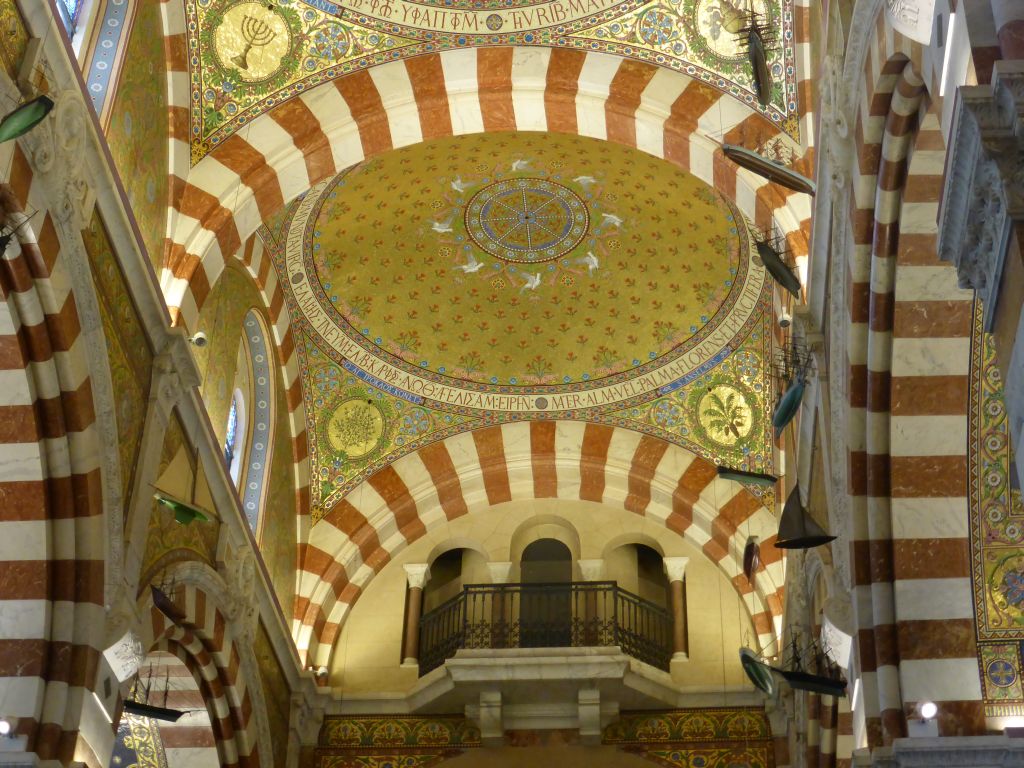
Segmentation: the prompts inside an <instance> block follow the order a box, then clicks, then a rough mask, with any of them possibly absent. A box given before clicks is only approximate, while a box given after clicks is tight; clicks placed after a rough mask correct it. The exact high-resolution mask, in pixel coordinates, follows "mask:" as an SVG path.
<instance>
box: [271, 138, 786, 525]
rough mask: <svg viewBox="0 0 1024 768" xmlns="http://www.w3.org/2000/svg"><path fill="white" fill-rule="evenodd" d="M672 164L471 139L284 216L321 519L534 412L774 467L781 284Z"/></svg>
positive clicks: (285, 267) (721, 208)
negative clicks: (479, 434) (442, 451)
mask: <svg viewBox="0 0 1024 768" xmlns="http://www.w3.org/2000/svg"><path fill="white" fill-rule="evenodd" d="M668 167H669V166H666V164H664V163H663V162H662V161H659V160H657V159H655V158H651V157H649V156H646V155H642V154H641V153H638V152H636V151H635V150H630V149H628V148H625V147H619V146H617V145H612V144H608V143H607V142H598V141H595V140H592V139H583V138H580V137H574V136H547V135H541V134H534V135H530V134H523V135H504V136H501V137H493V136H492V137H487V136H477V137H455V138H451V139H445V140H442V141H438V142H433V143H430V144H427V145H421V146H419V147H416V148H409V149H406V150H399V151H397V152H394V153H391V154H390V155H389V156H387V157H382V158H377V159H374V160H371V161H369V162H367V163H365V164H362V165H360V166H358V167H356V168H355V169H352V170H350V171H349V172H348V173H346V174H342V175H340V176H338V177H336V178H335V179H332V180H330V181H327V182H324V183H322V184H320V185H318V186H317V187H314V188H313V190H311V191H310V193H309V194H307V195H306V196H305V197H303V198H302V199H300V200H299V201H297V202H296V203H295V204H294V205H292V206H289V208H288V210H287V211H286V212H285V214H284V215H283V216H282V218H281V220H279V221H273V222H269V223H268V225H267V226H266V227H264V228H263V230H261V235H262V237H263V239H264V242H265V243H266V245H267V248H268V250H269V251H270V253H271V256H272V258H273V261H274V263H275V266H276V268H277V271H278V275H279V278H280V280H281V283H282V284H283V285H285V286H286V291H285V293H286V301H287V306H288V308H289V312H290V316H291V321H292V328H293V331H294V332H295V333H296V338H297V340H298V344H297V350H298V360H299V367H300V374H301V380H302V382H303V393H304V398H305V406H306V417H307V422H308V424H309V426H310V429H309V430H308V435H309V438H310V460H311V463H312V473H313V483H312V485H311V491H312V499H311V501H312V505H313V515H314V518H315V519H318V518H319V517H320V516H322V514H324V513H325V512H326V511H327V510H329V509H330V508H331V507H333V505H334V504H336V503H337V502H338V501H339V500H340V499H341V498H342V497H343V496H344V495H345V493H347V492H348V491H349V490H351V489H352V488H353V487H354V486H355V485H356V484H358V483H359V482H361V481H362V480H364V479H366V478H367V477H368V476H369V475H370V474H372V473H373V472H375V471H377V470H378V469H380V468H382V467H383V466H385V465H387V464H389V463H391V462H393V461H395V460H396V459H397V458H398V457H400V456H402V455H404V454H406V453H409V452H411V451H414V450H417V449H418V448H421V447H423V446H424V445H426V444H428V443H431V442H434V441H437V440H441V439H444V438H446V437H449V436H451V435H454V434H456V433H458V432H463V431H468V430H472V429H477V428H481V427H484V426H488V425H493V424H498V423H503V422H510V421H517V420H530V419H546V418H552V419H569V420H585V421H591V422H595V423H602V424H609V425H614V426H622V427H626V428H629V429H632V430H636V431H641V432H646V433H648V434H652V435H657V436H659V437H662V438H664V439H666V440H669V441H671V442H674V443H676V444H679V445H682V446H684V447H686V448H688V449H689V450H692V451H694V452H695V453H697V454H698V455H700V456H703V457H705V458H707V459H710V460H712V461H714V462H716V463H725V464H730V465H734V466H749V467H752V468H756V469H757V470H758V471H770V470H771V466H772V452H771V448H772V445H771V435H770V429H769V428H768V426H767V425H768V423H769V421H770V413H769V410H770V408H769V406H770V403H771V402H772V398H771V392H770V390H771V378H770V375H769V370H768V368H769V366H768V365H766V361H768V360H769V359H770V353H771V349H770V341H771V324H770V320H771V313H770V311H769V302H770V290H768V288H769V287H770V286H769V285H768V283H767V282H766V279H765V273H764V269H763V267H761V265H760V264H759V263H758V262H757V261H756V259H755V258H752V257H751V250H752V249H751V242H750V236H749V233H748V231H747V227H746V224H745V222H744V221H743V219H742V217H741V216H740V215H739V214H738V213H737V212H736V211H735V210H734V209H732V208H731V207H730V206H729V205H728V204H727V203H725V202H724V201H723V200H722V199H721V198H720V197H719V196H718V195H717V194H716V193H715V192H713V191H712V190H711V189H710V188H709V187H707V186H706V185H704V184H703V183H702V182H699V181H698V180H696V179H695V178H694V177H692V176H690V175H689V174H686V173H685V172H683V171H680V170H678V169H674V168H673V169H671V171H670V172H669V173H665V169H666V168H668Z"/></svg>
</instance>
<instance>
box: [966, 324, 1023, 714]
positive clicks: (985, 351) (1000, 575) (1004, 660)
mask: <svg viewBox="0 0 1024 768" xmlns="http://www.w3.org/2000/svg"><path fill="white" fill-rule="evenodd" d="M970 429H971V431H970V457H969V458H970V462H971V464H970V478H971V487H970V504H971V514H970V520H971V550H972V560H973V572H972V583H973V586H974V605H975V611H976V612H977V615H976V617H975V618H976V627H977V637H978V662H979V665H980V667H981V669H980V672H981V679H982V683H983V685H984V698H985V714H986V715H987V716H990V717H1006V716H1015V715H1024V683H1022V675H1024V663H1022V658H1021V654H1022V650H1024V503H1022V500H1021V492H1020V489H1019V488H1018V487H1015V486H1016V483H1014V482H1011V466H1012V464H1013V455H1012V452H1011V448H1010V437H1009V429H1008V423H1007V418H1006V406H1005V403H1004V401H1003V384H1002V380H1001V376H1000V373H999V368H998V367H997V365H996V355H995V345H994V343H993V341H992V337H991V336H989V335H987V334H985V333H983V332H982V312H981V307H980V304H976V306H975V327H974V337H973V340H972V347H971V410H970Z"/></svg>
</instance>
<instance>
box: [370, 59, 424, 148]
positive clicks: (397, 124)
mask: <svg viewBox="0 0 1024 768" xmlns="http://www.w3.org/2000/svg"><path fill="white" fill-rule="evenodd" d="M369 73H370V79H371V80H372V81H373V84H374V85H375V86H376V87H377V93H378V95H379V96H380V98H381V104H382V105H383V107H384V112H385V114H387V117H388V125H389V126H390V128H391V144H392V146H393V147H395V148H396V149H397V148H398V147H406V146H409V145H410V144H418V143H419V142H421V141H423V131H422V129H421V128H420V113H419V108H418V107H417V106H416V95H415V93H414V92H413V89H412V80H410V79H409V70H408V69H406V68H405V65H404V64H403V63H401V62H392V63H391V64H386V65H384V66H380V67H371V68H370V69H369Z"/></svg>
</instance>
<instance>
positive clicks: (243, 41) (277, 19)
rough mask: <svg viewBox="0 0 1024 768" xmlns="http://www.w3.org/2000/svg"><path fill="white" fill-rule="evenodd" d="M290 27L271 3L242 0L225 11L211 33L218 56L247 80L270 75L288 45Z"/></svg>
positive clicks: (290, 37) (256, 79)
mask: <svg viewBox="0 0 1024 768" xmlns="http://www.w3.org/2000/svg"><path fill="white" fill-rule="evenodd" d="M291 39H292V35H291V30H290V29H289V28H288V23H287V22H286V21H285V19H284V17H283V16H282V15H281V14H280V13H278V12H277V11H276V10H272V9H271V7H270V6H267V5H263V4H260V3H254V2H241V3H238V4H237V5H235V6H232V7H231V8H230V9H228V10H227V11H226V12H225V13H224V20H223V21H222V22H221V24H220V26H219V27H218V28H217V31H216V33H215V34H214V45H215V47H216V52H217V58H218V59H219V60H220V63H221V66H223V67H224V68H225V69H231V70H234V71H235V72H236V73H237V75H238V76H239V77H240V78H241V79H243V80H246V81H250V82H254V81H259V80H266V79H267V78H269V77H272V76H273V75H274V74H275V73H276V72H277V71H278V70H279V69H280V68H281V65H282V62H283V60H284V57H285V55H286V54H287V53H288V51H289V49H290V48H291Z"/></svg>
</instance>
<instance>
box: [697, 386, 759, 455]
mask: <svg viewBox="0 0 1024 768" xmlns="http://www.w3.org/2000/svg"><path fill="white" fill-rule="evenodd" d="M697 413H698V416H699V418H700V423H701V426H703V427H704V430H705V431H706V432H707V434H708V437H710V438H711V439H712V440H714V441H715V442H716V443H721V444H722V445H727V446H732V445H735V444H736V443H737V442H739V441H740V440H742V439H743V438H745V437H746V436H747V435H749V434H750V430H751V428H752V426H753V420H754V418H753V417H754V414H753V413H752V412H751V410H750V404H749V403H748V402H747V397H746V395H744V394H743V392H741V391H740V390H739V389H737V388H736V387H733V386H730V385H728V384H718V385H716V386H714V387H712V388H711V389H710V390H709V391H708V392H706V393H705V394H704V395H703V396H702V397H701V399H700V403H699V404H698V406H697Z"/></svg>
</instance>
